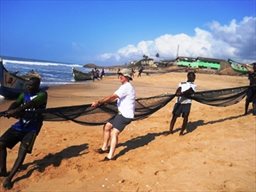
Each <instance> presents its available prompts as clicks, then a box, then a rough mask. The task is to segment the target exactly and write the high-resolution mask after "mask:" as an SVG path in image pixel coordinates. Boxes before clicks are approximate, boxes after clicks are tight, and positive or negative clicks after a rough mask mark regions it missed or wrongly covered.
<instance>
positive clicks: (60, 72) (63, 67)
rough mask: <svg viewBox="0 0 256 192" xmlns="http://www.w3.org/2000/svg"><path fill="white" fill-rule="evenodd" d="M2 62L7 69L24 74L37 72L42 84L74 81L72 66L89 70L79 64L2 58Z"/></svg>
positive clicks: (85, 70)
mask: <svg viewBox="0 0 256 192" xmlns="http://www.w3.org/2000/svg"><path fill="white" fill-rule="evenodd" d="M3 64H4V66H5V68H6V69H7V70H8V71H11V72H18V73H17V74H18V75H24V74H25V73H27V72H29V71H30V70H34V71H36V72H38V73H39V74H40V75H41V77H42V85H56V84H69V83H74V79H73V76H72V68H73V67H75V68H77V69H79V70H81V71H84V72H89V71H90V69H88V68H84V67H83V65H81V64H71V63H57V62H41V61H23V60H5V59H4V60H3Z"/></svg>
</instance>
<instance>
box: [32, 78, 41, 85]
mask: <svg viewBox="0 0 256 192" xmlns="http://www.w3.org/2000/svg"><path fill="white" fill-rule="evenodd" d="M29 80H30V81H32V82H33V84H34V85H37V86H39V85H40V83H41V79H40V78H38V77H31V78H29Z"/></svg>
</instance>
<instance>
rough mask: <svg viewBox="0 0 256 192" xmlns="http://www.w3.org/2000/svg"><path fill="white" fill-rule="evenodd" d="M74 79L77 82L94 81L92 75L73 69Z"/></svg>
mask: <svg viewBox="0 0 256 192" xmlns="http://www.w3.org/2000/svg"><path fill="white" fill-rule="evenodd" d="M73 78H74V80H75V81H87V80H92V78H93V77H92V74H91V73H84V72H82V71H79V70H77V69H75V68H73Z"/></svg>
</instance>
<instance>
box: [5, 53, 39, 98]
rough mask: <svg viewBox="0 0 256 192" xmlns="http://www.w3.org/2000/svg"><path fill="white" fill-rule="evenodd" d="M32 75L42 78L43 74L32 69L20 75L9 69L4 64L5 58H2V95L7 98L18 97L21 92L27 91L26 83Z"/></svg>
mask: <svg viewBox="0 0 256 192" xmlns="http://www.w3.org/2000/svg"><path fill="white" fill-rule="evenodd" d="M31 77H38V78H40V79H41V76H40V75H39V74H38V73H37V72H35V71H30V72H28V73H27V74H25V75H20V76H19V75H18V73H17V72H10V71H8V70H7V69H6V68H5V67H4V65H3V60H2V59H1V58H0V95H2V96H4V97H5V98H7V99H15V98H17V97H18V96H19V94H20V93H22V92H24V91H25V89H26V83H27V82H28V81H29V78H31Z"/></svg>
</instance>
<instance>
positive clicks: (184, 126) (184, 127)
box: [180, 115, 188, 135]
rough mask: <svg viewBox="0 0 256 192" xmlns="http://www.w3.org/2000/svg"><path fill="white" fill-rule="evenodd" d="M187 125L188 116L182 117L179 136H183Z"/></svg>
mask: <svg viewBox="0 0 256 192" xmlns="http://www.w3.org/2000/svg"><path fill="white" fill-rule="evenodd" d="M187 123H188V115H185V116H184V117H183V123H182V127H181V131H180V135H184V131H185V129H186V127H187Z"/></svg>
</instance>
